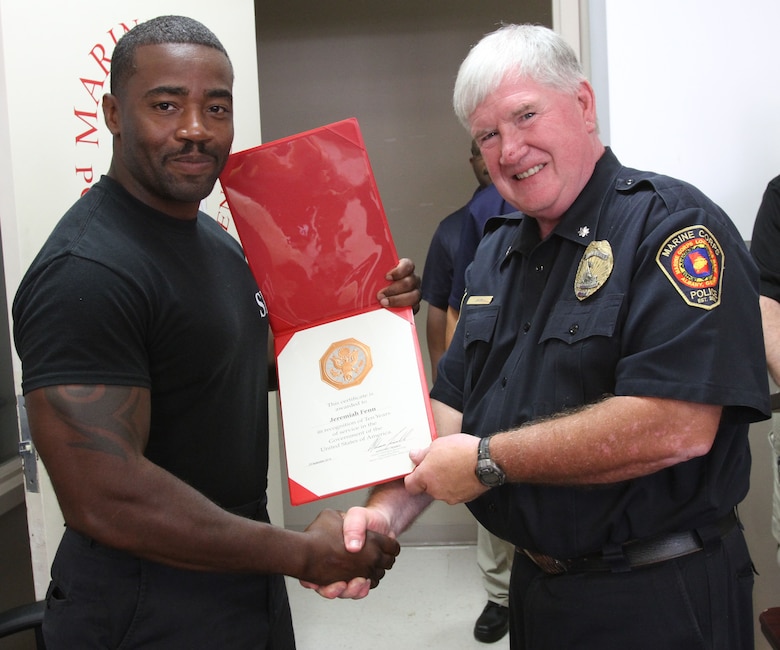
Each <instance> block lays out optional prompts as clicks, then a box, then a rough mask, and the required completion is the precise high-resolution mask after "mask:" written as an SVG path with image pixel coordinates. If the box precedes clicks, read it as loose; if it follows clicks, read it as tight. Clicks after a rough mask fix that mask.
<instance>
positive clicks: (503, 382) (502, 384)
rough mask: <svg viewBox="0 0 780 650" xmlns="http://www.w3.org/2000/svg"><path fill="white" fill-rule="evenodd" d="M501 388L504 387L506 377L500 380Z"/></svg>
mask: <svg viewBox="0 0 780 650" xmlns="http://www.w3.org/2000/svg"><path fill="white" fill-rule="evenodd" d="M501 388H506V377H504V378H503V379H502V380H501Z"/></svg>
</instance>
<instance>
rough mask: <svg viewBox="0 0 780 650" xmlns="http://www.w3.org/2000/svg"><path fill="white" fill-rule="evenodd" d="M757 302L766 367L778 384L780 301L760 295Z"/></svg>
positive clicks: (779, 379) (779, 382) (779, 373)
mask: <svg viewBox="0 0 780 650" xmlns="http://www.w3.org/2000/svg"><path fill="white" fill-rule="evenodd" d="M758 304H759V306H760V307H761V324H762V325H763V329H764V347H765V349H766V363H767V367H768V369H769V374H770V375H771V376H772V379H773V380H774V382H775V383H776V384H780V302H777V300H774V299H772V298H769V297H767V296H761V297H760V298H759V301H758Z"/></svg>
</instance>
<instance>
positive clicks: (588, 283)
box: [574, 240, 614, 300]
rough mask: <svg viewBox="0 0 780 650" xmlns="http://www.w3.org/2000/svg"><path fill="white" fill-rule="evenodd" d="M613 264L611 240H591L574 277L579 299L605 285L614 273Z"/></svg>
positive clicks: (575, 289) (575, 293) (575, 290)
mask: <svg viewBox="0 0 780 650" xmlns="http://www.w3.org/2000/svg"><path fill="white" fill-rule="evenodd" d="M613 265H614V259H613V257H612V246H610V244H609V242H608V241H607V240H603V241H592V242H590V244H588V247H587V248H586V249H585V253H584V254H583V255H582V259H581V260H580V265H579V266H578V267H577V275H576V276H575V277H574V295H576V296H577V300H585V298H588V297H590V296H592V295H593V294H594V293H596V291H598V290H599V289H600V288H601V287H602V286H604V283H605V282H606V281H607V278H609V275H610V273H612V267H613Z"/></svg>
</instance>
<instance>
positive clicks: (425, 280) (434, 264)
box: [421, 140, 491, 381]
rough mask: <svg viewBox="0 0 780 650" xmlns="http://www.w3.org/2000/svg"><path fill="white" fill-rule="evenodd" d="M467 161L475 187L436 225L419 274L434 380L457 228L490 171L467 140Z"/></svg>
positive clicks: (442, 346)
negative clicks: (468, 149) (425, 310)
mask: <svg viewBox="0 0 780 650" xmlns="http://www.w3.org/2000/svg"><path fill="white" fill-rule="evenodd" d="M469 163H470V164H471V168H472V170H473V171H474V176H475V177H476V179H477V189H476V190H474V194H473V195H472V197H471V199H470V200H469V201H468V203H466V204H465V205H464V206H462V207H461V208H459V209H458V210H455V212H453V213H452V214H450V215H448V216H446V217H445V218H444V219H442V220H441V221H440V222H439V225H438V226H437V227H436V230H435V232H434V233H433V237H432V238H431V243H430V245H429V246H428V255H427V256H426V258H425V266H424V267H423V274H422V287H421V289H422V299H423V300H424V301H426V302H427V303H428V315H427V318H426V321H425V323H426V329H425V334H426V339H427V342H428V355H429V357H430V360H431V377H432V379H433V381H436V366H437V365H438V363H439V359H441V356H442V355H443V354H444V350H445V349H446V345H445V334H446V328H447V306H448V301H449V297H450V291H451V289H452V275H453V273H454V270H455V269H454V264H455V256H456V254H457V252H458V243H459V241H460V231H461V228H462V227H463V224H464V223H465V221H466V218H467V217H468V215H469V206H470V205H471V203H472V202H473V201H474V199H475V198H476V197H477V196H479V195H480V194H481V193H482V191H483V190H484V189H485V188H486V187H489V186H490V185H491V182H490V175H489V174H488V171H487V167H485V163H484V161H483V160H482V154H481V153H480V152H479V147H477V145H476V143H475V142H474V141H473V140H472V141H471V157H470V158H469Z"/></svg>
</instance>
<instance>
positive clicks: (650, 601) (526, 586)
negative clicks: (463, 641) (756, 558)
mask: <svg viewBox="0 0 780 650" xmlns="http://www.w3.org/2000/svg"><path fill="white" fill-rule="evenodd" d="M714 546H715V548H712V549H708V552H705V551H699V552H697V553H693V554H691V555H687V556H685V557H681V558H678V559H674V560H668V561H666V562H661V563H658V564H654V565H650V566H646V567H639V568H635V569H632V570H631V571H628V572H624V573H611V572H586V573H575V574H562V575H547V574H545V573H542V571H541V570H540V569H539V568H538V567H537V566H536V565H535V564H534V563H533V562H532V561H531V560H530V559H528V557H527V556H526V555H525V554H523V553H521V552H517V553H516V554H515V561H514V566H513V570H512V578H511V583H510V588H509V605H510V608H511V612H510V648H511V650H569V649H572V648H576V649H577V650H587V649H591V648H592V649H593V650H612V649H613V648H614V649H623V648H631V650H659V649H661V648H663V650H703V649H707V650H753V648H754V645H753V603H752V591H753V565H752V562H751V560H750V556H749V554H748V549H747V545H746V544H745V539H744V536H743V534H742V531H741V530H740V529H739V528H734V529H733V530H732V531H731V532H730V533H729V534H728V535H727V536H726V537H724V538H723V539H722V540H719V543H717V544H715V545H714Z"/></svg>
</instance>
